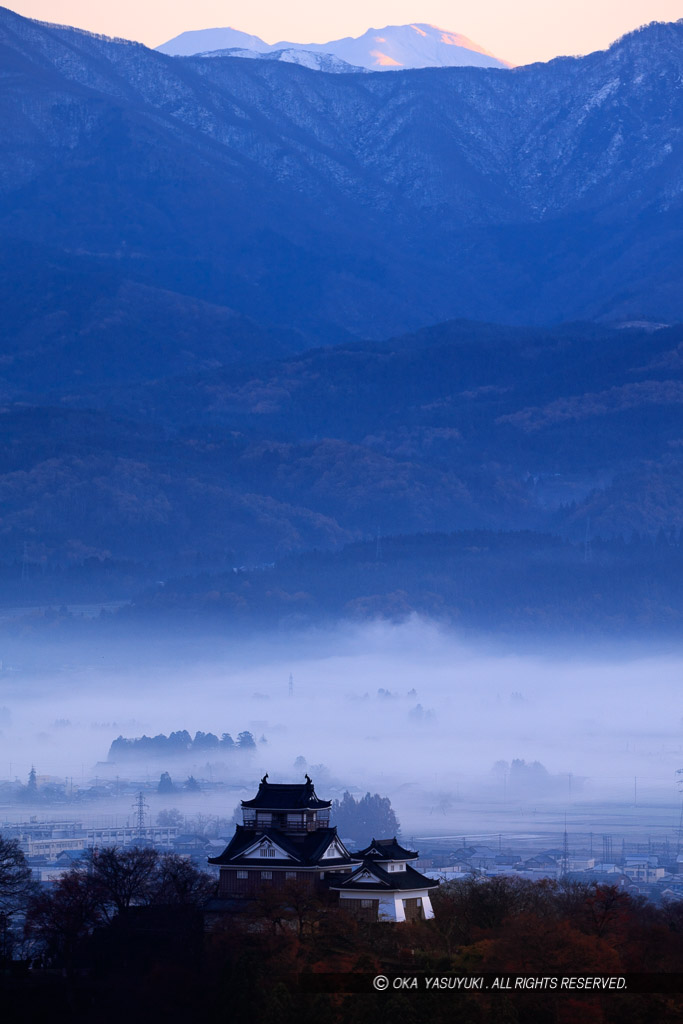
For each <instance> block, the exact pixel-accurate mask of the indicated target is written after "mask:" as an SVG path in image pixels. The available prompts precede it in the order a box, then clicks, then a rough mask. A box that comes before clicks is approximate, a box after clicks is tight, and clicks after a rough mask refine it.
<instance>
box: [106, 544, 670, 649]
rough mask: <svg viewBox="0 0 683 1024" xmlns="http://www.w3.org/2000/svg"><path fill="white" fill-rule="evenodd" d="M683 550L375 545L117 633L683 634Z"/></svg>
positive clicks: (314, 555)
mask: <svg viewBox="0 0 683 1024" xmlns="http://www.w3.org/2000/svg"><path fill="white" fill-rule="evenodd" d="M682 572H683V543H681V537H680V534H679V532H678V530H676V529H673V528H672V529H671V530H669V531H665V530H660V531H659V533H658V534H656V535H654V536H647V535H640V534H634V535H631V536H630V537H629V538H628V539H624V538H617V539H612V540H605V539H601V538H591V537H590V536H588V537H587V538H586V539H584V540H582V541H581V542H578V541H574V542H572V541H569V540H567V539H562V538H560V537H557V536H553V535H550V534H538V533H534V532H532V531H519V532H498V531H488V530H469V531H461V532H458V533H452V534H442V533H428V534H416V535H409V536H396V537H379V538H374V539H373V540H371V541H366V542H358V543H355V544H350V545H347V546H346V547H344V548H343V549H342V550H341V551H336V552H327V551H313V552H309V553H306V554H302V555H298V556H292V557H291V558H288V559H284V560H282V561H280V562H278V563H277V564H276V565H275V566H274V567H272V568H265V569H260V570H246V571H241V572H231V573H228V574H222V575H221V574H218V575H215V576H206V575H198V576H193V577H185V578H184V579H180V580H171V581H168V582H167V583H166V585H165V586H164V587H163V588H157V589H156V590H154V591H149V592H148V593H147V594H146V595H145V596H144V597H142V598H141V599H140V600H139V601H138V602H137V603H136V606H135V608H133V609H125V610H122V612H121V618H122V621H127V622H129V623H130V622H133V621H148V622H149V621H154V620H156V619H159V618H163V617H165V616H167V615H172V613H173V612H174V611H176V612H178V611H180V612H182V614H183V615H184V616H185V615H190V616H197V617H201V618H202V620H203V621H207V620H209V621H210V620H211V618H214V619H215V620H218V621H221V622H223V623H226V624H228V623H231V622H232V623H253V624H254V625H264V624H277V623H282V622H286V623H288V624H292V623H293V624H296V623H297V622H298V623H301V624H307V623H313V622H317V621H325V620H327V621H330V620H338V619H340V618H341V619H344V618H347V619H354V620H364V619H372V618H377V617H380V618H388V619H392V620H394V621H400V620H402V619H405V618H407V617H408V616H409V615H410V614H412V613H415V612H416V613H418V614H422V615H427V616H430V617H432V618H435V619H438V620H441V621H445V622H447V623H450V624H455V625H459V626H465V627H471V628H475V629H480V628H483V629H488V628H496V629H498V630H505V629H514V630H519V629H528V630H532V631H533V630H538V629H541V630H547V629H557V630H567V629H568V630H571V631H576V630H579V631H581V630H586V631H595V630H600V631H602V632H605V633H617V634H619V633H624V632H632V631H633V630H636V631H637V630H638V629H643V630H647V632H648V634H649V635H650V636H652V635H654V634H656V633H658V632H662V633H672V632H678V631H679V630H680V626H681V624H683V591H682V590H681V587H680V578H681V573H682Z"/></svg>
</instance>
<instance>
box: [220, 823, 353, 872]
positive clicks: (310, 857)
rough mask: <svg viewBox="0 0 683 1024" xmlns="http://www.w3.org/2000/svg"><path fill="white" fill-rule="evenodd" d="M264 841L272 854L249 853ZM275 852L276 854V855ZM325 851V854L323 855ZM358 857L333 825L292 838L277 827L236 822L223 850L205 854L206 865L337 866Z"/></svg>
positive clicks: (349, 863) (350, 864) (351, 863)
mask: <svg viewBox="0 0 683 1024" xmlns="http://www.w3.org/2000/svg"><path fill="white" fill-rule="evenodd" d="M264 840H268V841H269V842H270V843H271V844H272V846H273V847H275V856H274V857H268V858H263V859H261V858H260V857H256V856H255V855H254V853H253V851H254V850H256V849H258V847H259V846H260V845H262V844H263V842H264ZM278 854H279V856H278ZM325 854H327V856H325ZM358 862H359V858H358V857H357V856H356V855H354V854H350V853H349V851H348V850H347V849H346V847H345V846H344V844H343V843H342V841H341V839H340V838H339V836H338V835H337V830H336V828H321V829H317V830H316V831H315V832H307V833H305V834H304V835H303V836H302V837H301V839H299V838H298V837H297V839H293V838H292V837H291V836H290V835H287V834H285V833H284V832H281V831H280V830H279V829H277V828H264V829H254V828H246V827H245V826H244V825H238V826H237V828H236V829H235V835H234V836H233V837H232V839H231V840H230V842H229V843H228V845H227V846H226V848H225V850H224V851H223V853H221V854H220V856H218V857H209V864H224V865H225V864H230V865H233V866H237V867H252V868H253V867H256V866H259V865H260V866H261V867H264V868H266V867H268V868H270V867H276V868H277V867H290V868H297V867H315V866H317V865H318V864H320V866H321V867H323V868H333V867H338V866H339V865H341V864H348V865H349V866H353V865H354V864H358Z"/></svg>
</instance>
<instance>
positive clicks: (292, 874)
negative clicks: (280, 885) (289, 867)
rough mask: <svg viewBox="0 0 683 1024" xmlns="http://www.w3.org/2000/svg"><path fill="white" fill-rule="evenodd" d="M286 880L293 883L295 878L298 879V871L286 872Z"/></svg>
mask: <svg viewBox="0 0 683 1024" xmlns="http://www.w3.org/2000/svg"><path fill="white" fill-rule="evenodd" d="M285 878H286V879H287V880H288V881H290V882H291V880H292V879H293V878H296V871H285Z"/></svg>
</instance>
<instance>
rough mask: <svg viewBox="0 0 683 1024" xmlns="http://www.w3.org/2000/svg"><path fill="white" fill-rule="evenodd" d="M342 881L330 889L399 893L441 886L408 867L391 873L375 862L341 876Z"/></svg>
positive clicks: (334, 883) (331, 883)
mask: <svg viewBox="0 0 683 1024" xmlns="http://www.w3.org/2000/svg"><path fill="white" fill-rule="evenodd" d="M339 877H340V881H337V880H336V879H333V880H331V881H330V886H329V887H330V889H334V890H335V892H347V891H349V890H351V891H353V892H372V891H376V890H377V889H382V890H384V891H386V892H397V891H404V890H414V889H436V888H437V886H438V885H439V883H438V881H436V879H434V878H427V876H426V875H423V874H421V873H420V872H419V871H416V870H415V868H411V866H410V865H409V864H407V865H406V868H405V870H404V871H396V872H395V873H393V872H392V873H390V872H388V871H385V870H384V868H382V867H380V865H379V864H377V863H376V862H374V861H367V860H366V861H364V862H363V864H362V865H361V866H360V867H359V868H357V869H356V870H355V871H353V872H352V873H351V874H350V875H344V874H342V875H340V876H339Z"/></svg>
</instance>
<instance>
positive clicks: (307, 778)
mask: <svg viewBox="0 0 683 1024" xmlns="http://www.w3.org/2000/svg"><path fill="white" fill-rule="evenodd" d="M304 778H305V779H306V782H307V783H308V785H309V786H312V785H313V781H312V779H311V776H310V775H309V774H308V773H306V775H304Z"/></svg>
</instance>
